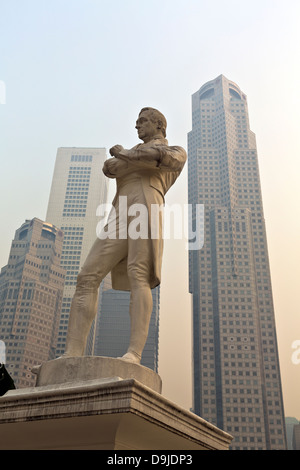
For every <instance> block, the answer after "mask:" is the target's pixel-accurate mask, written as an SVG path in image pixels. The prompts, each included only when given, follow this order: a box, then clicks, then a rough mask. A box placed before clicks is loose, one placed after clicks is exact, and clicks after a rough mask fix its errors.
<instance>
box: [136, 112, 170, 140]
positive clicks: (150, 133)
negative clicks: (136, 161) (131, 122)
mask: <svg viewBox="0 0 300 470" xmlns="http://www.w3.org/2000/svg"><path fill="white" fill-rule="evenodd" d="M135 127H136V129H137V130H138V135H139V137H140V139H142V140H143V141H144V142H148V141H149V140H151V139H152V138H154V137H162V138H165V137H166V129H167V120H166V118H165V116H164V115H163V114H162V113H161V112H160V111H158V110H157V109H154V108H149V107H148V108H143V109H141V111H140V113H139V117H138V119H137V121H136V126H135Z"/></svg>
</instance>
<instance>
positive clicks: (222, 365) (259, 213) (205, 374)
mask: <svg viewBox="0 0 300 470" xmlns="http://www.w3.org/2000/svg"><path fill="white" fill-rule="evenodd" d="M188 154H189V155H188V157H189V158H188V161H189V163H188V192H189V203H193V204H204V214H205V221H204V246H203V248H202V249H201V250H199V251H196V250H195V251H190V253H189V257H190V259H189V261H190V266H189V279H190V292H191V293H192V299H193V356H194V359H193V380H194V384H193V391H194V396H193V400H194V405H193V406H194V411H195V413H197V414H198V415H200V416H202V417H203V418H205V419H207V420H208V421H210V422H212V423H214V424H216V425H217V426H218V427H220V428H221V429H224V430H225V431H228V432H229V433H230V434H232V435H233V436H234V439H233V442H232V448H233V449H285V448H286V437H285V424H284V411H283V399H282V390H281V379H280V369H279V360H278V350H277V340H276V328H275V319H274V309H273V300H272V288H271V277H270V268H269V259H268V249H267V239H266V230H265V220H264V214H263V205H262V196H261V188H260V178H259V168H258V160H257V150H256V139H255V135H254V133H253V132H252V131H251V130H250V127H249V118H248V108H247V98H246V96H245V94H244V93H243V92H242V91H241V90H240V88H239V87H238V86H237V85H236V84H235V83H233V82H231V81H230V80H227V79H226V78H225V77H224V76H223V75H221V76H219V77H217V78H216V79H215V80H212V81H210V82H208V83H206V84H205V85H203V86H202V87H201V88H200V90H199V91H197V92H196V93H194V94H193V96H192V130H191V132H189V134H188Z"/></svg>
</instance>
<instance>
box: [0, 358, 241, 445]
mask: <svg viewBox="0 0 300 470" xmlns="http://www.w3.org/2000/svg"><path fill="white" fill-rule="evenodd" d="M94 359H96V360H94ZM106 359H107V360H106ZM93 363H94V367H93V366H92V364H93ZM119 363H121V364H119ZM59 364H60V366H59ZM107 368H108V369H107ZM109 368H110V369H109ZM111 368H112V369H111ZM96 369H97V371H98V372H97V373H98V377H95V370H96ZM144 369H146V370H144ZM100 370H101V371H102V372H101V371H100ZM108 370H110V371H111V372H109V373H110V374H111V376H110V377H104V376H107V375H108ZM63 371H64V372H63ZM64 374H65V376H64ZM103 375H104V376H103ZM136 375H137V376H138V377H139V379H140V380H145V381H148V382H147V385H145V384H144V383H142V382H141V381H140V380H138V379H137V378H136ZM151 377H152V379H151ZM64 378H65V380H63V379H64ZM55 381H57V382H58V383H53V382H55ZM160 389H161V380H160V378H159V376H157V374H155V373H154V372H153V371H151V370H150V369H147V368H145V367H142V366H139V365H137V364H130V363H124V361H120V360H118V359H111V358H86V357H85V358H66V359H59V360H55V361H50V362H49V363H45V364H43V365H42V366H41V368H40V369H39V371H38V377H37V386H36V387H33V388H28V389H19V390H11V391H9V392H7V393H6V394H5V395H4V396H3V397H0V449H6V450H9V449H34V450H39V449H42V450H46V449H49V450H50V449H51V450H55V449H58V450H59V449H62V450H67V449H74V450H75V449H76V450H79V449H80V450H83V449H102V450H104V449H106V450H176V449H178V450H209V449H211V450H212V449H219V450H227V449H228V448H229V444H230V442H231V439H232V438H231V436H230V435H228V434H227V433H225V432H223V431H221V430H220V429H218V428H216V427H215V426H213V425H212V424H210V423H208V422H206V421H205V420H203V419H202V418H200V417H199V416H196V415H194V414H193V413H191V412H189V411H187V410H185V409H183V408H181V407H179V406H177V405H176V404H174V403H172V402H170V401H169V400H167V399H166V398H164V397H163V396H162V395H161V394H160Z"/></svg>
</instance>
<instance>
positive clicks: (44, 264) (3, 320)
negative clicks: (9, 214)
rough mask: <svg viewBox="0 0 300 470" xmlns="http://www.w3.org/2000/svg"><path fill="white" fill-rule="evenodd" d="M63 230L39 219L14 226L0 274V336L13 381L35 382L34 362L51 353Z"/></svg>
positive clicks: (61, 281) (60, 284)
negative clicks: (6, 256) (7, 258)
mask: <svg viewBox="0 0 300 470" xmlns="http://www.w3.org/2000/svg"><path fill="white" fill-rule="evenodd" d="M62 243H63V233H62V231H61V230H60V229H57V228H56V227H55V226H54V225H52V224H49V223H45V222H43V221H41V220H39V219H36V218H35V219H32V220H26V222H25V223H24V224H22V226H21V227H20V228H19V229H18V230H17V231H16V233H15V237H14V240H13V242H12V246H11V250H10V254H9V260H8V264H7V265H6V266H5V267H4V268H2V270H1V274H0V340H1V341H2V342H3V343H1V344H4V345H5V356H6V364H7V370H8V372H9V374H10V375H11V377H12V378H13V380H14V382H15V384H16V386H17V387H18V388H21V387H30V386H34V385H35V382H36V376H34V375H33V374H32V372H31V369H32V367H33V366H34V365H37V364H41V363H42V362H45V361H48V360H50V359H54V358H55V348H56V342H57V333H58V320H59V316H58V312H60V308H61V302H62V294H63V286H64V276H65V271H64V269H63V268H62V267H61V266H60V260H61V252H62Z"/></svg>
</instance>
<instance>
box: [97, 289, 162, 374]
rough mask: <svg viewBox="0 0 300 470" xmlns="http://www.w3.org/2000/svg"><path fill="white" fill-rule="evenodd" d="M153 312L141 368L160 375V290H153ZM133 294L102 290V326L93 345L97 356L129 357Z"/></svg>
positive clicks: (100, 303) (99, 324)
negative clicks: (124, 355) (131, 300)
mask: <svg viewBox="0 0 300 470" xmlns="http://www.w3.org/2000/svg"><path fill="white" fill-rule="evenodd" d="M152 298H153V309H152V314H151V319H150V324H149V333H148V338H147V341H146V344H145V347H144V350H143V354H142V359H141V364H142V365H143V366H145V367H148V368H149V369H152V370H154V372H158V338H159V305H160V287H159V286H158V287H156V288H155V289H153V290H152ZM129 303H130V292H125V291H117V290H113V289H108V290H103V292H102V295H101V300H100V302H99V309H100V315H99V317H98V318H99V322H98V325H97V330H96V337H95V341H94V351H93V353H94V355H96V356H108V357H120V356H123V354H125V353H126V351H127V349H128V345H129V339H130V316H129Z"/></svg>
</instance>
